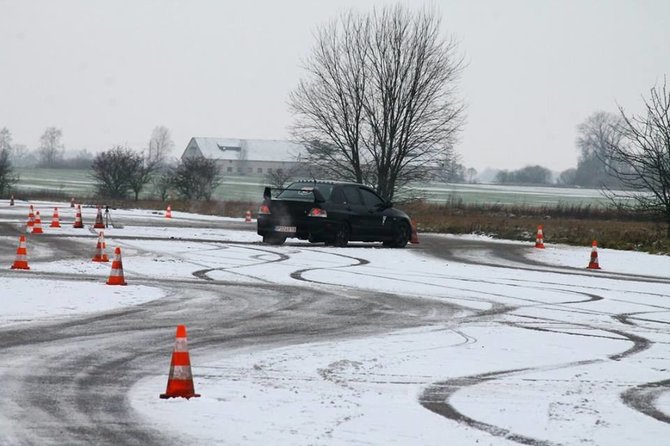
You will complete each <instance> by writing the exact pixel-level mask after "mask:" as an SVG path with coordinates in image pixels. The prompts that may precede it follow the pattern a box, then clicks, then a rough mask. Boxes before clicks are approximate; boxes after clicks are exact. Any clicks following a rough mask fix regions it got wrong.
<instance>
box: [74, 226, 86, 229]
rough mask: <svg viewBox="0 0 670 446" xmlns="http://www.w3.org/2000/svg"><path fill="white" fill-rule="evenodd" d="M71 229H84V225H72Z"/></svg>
mask: <svg viewBox="0 0 670 446" xmlns="http://www.w3.org/2000/svg"><path fill="white" fill-rule="evenodd" d="M72 227H73V228H77V229H84V225H73V226H72Z"/></svg>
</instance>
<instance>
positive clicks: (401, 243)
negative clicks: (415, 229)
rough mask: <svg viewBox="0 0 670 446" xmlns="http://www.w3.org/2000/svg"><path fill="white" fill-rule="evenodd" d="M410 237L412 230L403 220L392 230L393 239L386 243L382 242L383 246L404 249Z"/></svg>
mask: <svg viewBox="0 0 670 446" xmlns="http://www.w3.org/2000/svg"><path fill="white" fill-rule="evenodd" d="M411 237H412V228H411V227H410V225H409V223H407V222H406V221H405V220H400V221H399V222H398V223H397V224H396V226H395V228H394V230H393V238H392V239H391V240H389V241H387V242H384V246H388V247H390V248H404V247H405V246H407V243H409V240H410V238H411Z"/></svg>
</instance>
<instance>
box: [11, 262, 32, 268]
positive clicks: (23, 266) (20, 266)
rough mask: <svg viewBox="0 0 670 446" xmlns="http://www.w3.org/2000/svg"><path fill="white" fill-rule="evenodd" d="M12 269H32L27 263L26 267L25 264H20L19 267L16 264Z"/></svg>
mask: <svg viewBox="0 0 670 446" xmlns="http://www.w3.org/2000/svg"><path fill="white" fill-rule="evenodd" d="M12 269H30V267H29V266H28V264H27V263H26V264H25V265H24V264H18V265H17V264H16V263H15V264H13V265H12Z"/></svg>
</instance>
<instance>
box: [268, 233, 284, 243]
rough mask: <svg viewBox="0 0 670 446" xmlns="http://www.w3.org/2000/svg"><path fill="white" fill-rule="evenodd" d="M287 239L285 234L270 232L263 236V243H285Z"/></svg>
mask: <svg viewBox="0 0 670 446" xmlns="http://www.w3.org/2000/svg"><path fill="white" fill-rule="evenodd" d="M285 241H286V236H285V235H278V234H268V235H264V236H263V243H265V244H267V245H283V244H284V242H285Z"/></svg>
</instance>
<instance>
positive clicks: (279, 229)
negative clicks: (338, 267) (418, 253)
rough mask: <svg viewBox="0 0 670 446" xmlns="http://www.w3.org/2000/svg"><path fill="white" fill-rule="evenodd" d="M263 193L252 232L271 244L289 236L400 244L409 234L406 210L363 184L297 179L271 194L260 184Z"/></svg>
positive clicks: (337, 242)
mask: <svg viewBox="0 0 670 446" xmlns="http://www.w3.org/2000/svg"><path fill="white" fill-rule="evenodd" d="M263 198H264V200H263V204H262V205H261V207H260V209H259V211H258V234H259V235H261V236H262V237H263V242H265V243H269V244H273V245H281V244H282V243H284V241H286V238H288V237H294V238H298V239H302V240H309V241H310V242H313V243H318V242H325V243H326V244H332V245H335V246H346V245H347V243H349V241H362V242H383V243H384V245H385V246H390V247H394V248H403V247H404V246H405V245H407V242H408V241H410V238H411V235H412V226H411V221H410V219H409V217H408V216H407V214H405V213H404V212H402V211H400V210H398V209H395V208H394V207H393V204H392V203H391V202H388V201H385V200H383V199H382V198H381V197H380V196H379V195H377V193H376V192H375V191H374V190H372V189H370V188H369V187H367V186H365V185H363V184H358V183H343V182H334V181H298V182H295V183H293V184H291V185H290V186H289V187H287V188H286V189H280V192H279V193H278V194H277V196H276V197H275V198H272V191H271V189H270V188H269V187H266V188H265V193H264V194H263Z"/></svg>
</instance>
